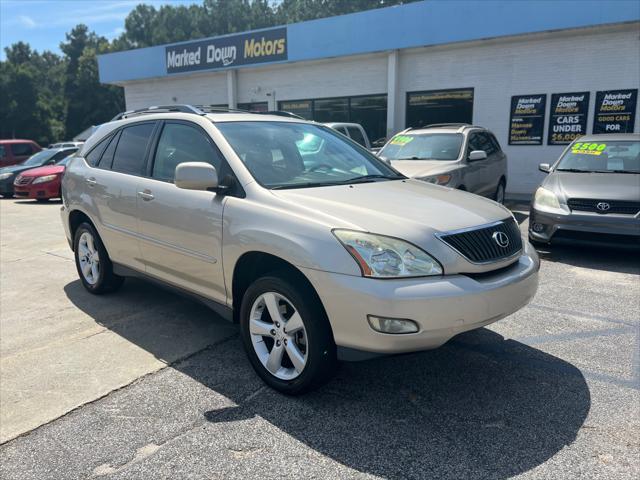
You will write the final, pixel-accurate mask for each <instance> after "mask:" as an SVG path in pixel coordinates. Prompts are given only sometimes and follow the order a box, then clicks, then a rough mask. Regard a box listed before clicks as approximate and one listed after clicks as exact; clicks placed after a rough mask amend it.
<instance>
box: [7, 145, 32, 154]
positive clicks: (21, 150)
mask: <svg viewBox="0 0 640 480" xmlns="http://www.w3.org/2000/svg"><path fill="white" fill-rule="evenodd" d="M31 152H33V149H32V148H31V144H29V143H12V144H11V153H13V154H14V155H15V156H21V155H31Z"/></svg>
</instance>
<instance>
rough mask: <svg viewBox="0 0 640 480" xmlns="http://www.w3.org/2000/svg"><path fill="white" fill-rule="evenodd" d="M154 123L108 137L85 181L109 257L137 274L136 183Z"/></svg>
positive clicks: (140, 266) (139, 267)
mask: <svg viewBox="0 0 640 480" xmlns="http://www.w3.org/2000/svg"><path fill="white" fill-rule="evenodd" d="M156 124H157V122H141V123H136V124H132V125H129V126H127V127H124V128H122V129H121V130H120V131H118V132H117V133H116V134H115V135H112V136H111V138H110V140H109V143H108V145H107V146H106V148H105V150H104V152H103V153H102V155H101V156H100V159H99V160H98V161H97V164H96V167H97V168H94V169H92V170H91V172H90V174H89V175H88V176H87V178H86V179H85V182H86V188H87V190H91V193H90V197H91V198H92V199H93V200H94V202H95V205H94V208H95V210H96V211H97V215H98V222H99V224H100V227H101V228H100V235H101V237H102V239H103V240H104V243H105V246H106V248H107V251H108V252H109V256H110V257H111V259H112V260H113V261H114V262H117V263H121V264H123V265H126V266H129V267H132V268H134V269H137V270H140V271H144V263H143V261H142V255H141V253H140V252H141V251H140V240H139V238H140V236H139V228H138V184H139V182H140V179H141V176H142V174H143V173H144V171H145V167H146V158H147V155H148V150H149V148H150V144H151V138H152V135H153V132H154V129H155V127H156ZM96 148H97V147H96ZM89 156H90V155H88V157H89ZM88 161H89V160H88Z"/></svg>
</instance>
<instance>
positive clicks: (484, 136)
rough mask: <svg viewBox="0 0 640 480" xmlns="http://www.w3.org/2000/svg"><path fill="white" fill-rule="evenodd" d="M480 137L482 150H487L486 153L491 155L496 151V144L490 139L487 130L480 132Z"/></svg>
mask: <svg viewBox="0 0 640 480" xmlns="http://www.w3.org/2000/svg"><path fill="white" fill-rule="evenodd" d="M480 139H481V141H482V150H484V151H485V152H487V155H493V154H494V153H496V151H497V150H496V146H495V145H494V143H493V142H492V141H491V137H490V136H489V134H488V133H487V132H482V133H480Z"/></svg>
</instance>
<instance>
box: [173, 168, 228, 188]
mask: <svg viewBox="0 0 640 480" xmlns="http://www.w3.org/2000/svg"><path fill="white" fill-rule="evenodd" d="M173 183H175V185H176V187H178V188H184V189H185V190H210V189H215V188H218V172H216V167H214V166H213V165H211V164H209V163H205V162H184V163H179V164H178V166H177V167H176V174H175V178H174V181H173Z"/></svg>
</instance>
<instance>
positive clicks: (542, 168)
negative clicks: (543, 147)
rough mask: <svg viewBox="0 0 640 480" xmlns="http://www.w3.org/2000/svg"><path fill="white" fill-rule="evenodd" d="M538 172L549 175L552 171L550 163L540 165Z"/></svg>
mask: <svg viewBox="0 0 640 480" xmlns="http://www.w3.org/2000/svg"><path fill="white" fill-rule="evenodd" d="M538 170H540V171H541V172H544V173H549V172H550V171H551V166H550V165H549V164H548V163H541V164H540V165H538Z"/></svg>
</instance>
